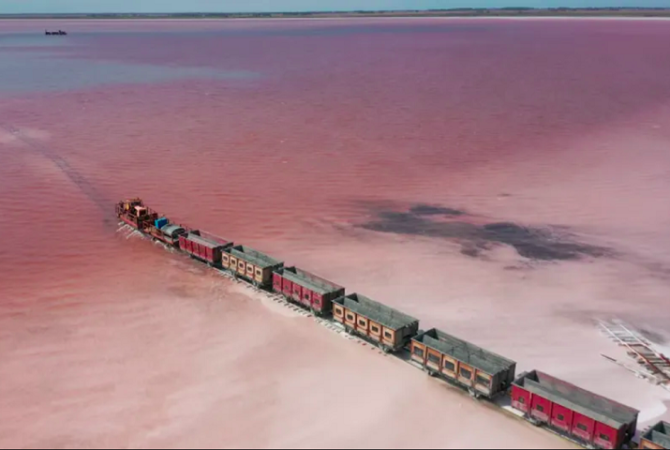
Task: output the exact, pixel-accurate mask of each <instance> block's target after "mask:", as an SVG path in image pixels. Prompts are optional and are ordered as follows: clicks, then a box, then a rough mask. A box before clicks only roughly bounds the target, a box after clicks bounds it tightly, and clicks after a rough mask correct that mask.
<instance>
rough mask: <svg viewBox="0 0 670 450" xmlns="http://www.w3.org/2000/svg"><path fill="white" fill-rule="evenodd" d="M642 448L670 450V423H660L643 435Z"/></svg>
mask: <svg viewBox="0 0 670 450" xmlns="http://www.w3.org/2000/svg"><path fill="white" fill-rule="evenodd" d="M640 448H649V449H653V450H661V449H670V423H668V422H658V423H657V424H656V425H654V426H653V427H651V428H649V429H648V430H647V431H645V432H644V433H643V434H642V439H640Z"/></svg>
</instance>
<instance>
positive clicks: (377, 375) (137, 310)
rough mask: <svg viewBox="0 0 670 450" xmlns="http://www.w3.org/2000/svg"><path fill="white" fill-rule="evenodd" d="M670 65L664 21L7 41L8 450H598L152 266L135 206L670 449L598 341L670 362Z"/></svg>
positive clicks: (157, 263)
mask: <svg viewBox="0 0 670 450" xmlns="http://www.w3.org/2000/svg"><path fill="white" fill-rule="evenodd" d="M45 28H48V29H58V28H60V29H64V30H67V31H68V32H69V35H68V36H66V37H58V36H44V34H43V33H44V29H45ZM667 42H670V22H668V21H663V20H595V19H594V20H551V19H546V20H545V19H543V20H540V19H538V20H507V19H500V20H494V19H491V20H488V19H487V20H476V19H468V20H466V19H378V20H377V19H360V20H358V19H356V20H335V19H333V20H259V21H253V20H240V21H209V20H203V21H186V20H184V21H182V20H179V21H169V20H147V21H144V20H136V21H86V20H77V21H63V22H59V21H46V22H45V21H37V20H35V21H19V20H5V21H0V157H1V158H2V162H3V164H1V165H0V211H2V213H1V214H0V232H1V233H2V246H0V380H2V382H0V447H22V448H35V447H52V448H61V447H68V448H79V447H115V448H117V447H124V448H129V447H132V448H137V447H142V448H157V447H165V446H167V447H199V448H202V447H207V448H220V447H245V448H246V447H254V448H258V447H264V448H266V447H272V448H278V447H281V448H284V447H287V448H288V447H292V448H295V447H300V448H303V447H305V448H306V447H309V448H314V447H319V448H321V447H329V448H332V447H347V448H350V447H365V448H378V447H395V448H398V447H403V448H404V447H423V448H426V447H430V448H570V444H568V443H566V442H564V441H562V440H560V439H559V438H557V437H555V436H553V435H551V434H549V433H546V432H545V431H543V430H541V429H536V428H533V427H530V426H528V425H526V424H525V423H522V422H519V421H516V420H512V419H509V418H507V417H505V416H504V415H502V414H500V413H499V412H497V411H495V410H494V409H491V408H487V407H483V406H481V405H478V404H476V403H474V402H472V400H470V399H469V398H467V396H463V395H462V394H460V393H459V392H456V391H455V390H453V389H449V388H447V387H445V386H443V385H442V384H440V383H438V382H437V381H436V380H433V379H430V378H427V376H426V375H425V374H423V373H422V372H420V371H417V370H413V369H412V368H411V367H409V366H407V365H404V364H402V363H400V362H398V361H396V360H394V359H392V358H388V357H384V356H382V355H381V354H379V352H377V351H373V350H372V349H371V348H370V347H369V346H362V345H358V344H355V343H353V342H351V341H348V340H345V339H342V338H341V337H340V336H339V335H337V334H334V333H330V332H329V331H328V330H327V329H325V328H323V327H320V326H318V325H317V324H316V323H315V322H314V321H313V320H312V319H310V318H305V317H302V316H301V315H297V314H295V313H293V312H292V311H291V310H288V309H285V308H284V309H282V308H280V307H278V306H277V305H276V304H274V303H272V302H269V301H267V299H265V298H264V297H262V296H260V295H257V294H253V293H250V291H248V290H244V289H241V288H240V287H239V285H236V284H233V283H231V282H230V281H228V280H227V279H225V278H222V277H220V276H217V275H215V274H213V273H211V272H209V271H207V270H205V269H204V268H202V267H200V266H199V265H197V264H195V263H194V262H192V261H190V260H188V259H186V258H184V257H181V256H179V255H176V254H170V253H168V252H165V251H163V250H162V249H161V248H160V247H158V246H156V245H152V244H151V243H149V242H148V241H145V240H142V239H138V238H131V239H124V236H123V235H120V234H119V233H117V232H116V229H117V223H116V220H115V218H114V217H113V207H114V203H115V202H117V201H118V200H120V199H122V198H125V197H134V196H140V197H142V198H143V199H144V200H145V201H146V202H147V203H148V204H149V205H150V206H152V207H153V208H155V209H158V210H159V211H161V212H163V213H165V214H166V215H168V216H169V217H170V218H172V219H174V220H176V221H179V222H182V223H187V224H190V225H193V226H197V227H201V228H203V229H205V230H208V231H210V232H212V233H216V234H219V235H222V236H224V237H226V238H228V239H231V240H234V241H235V242H236V243H244V244H246V245H250V246H252V247H254V248H258V249H259V250H262V251H266V252H268V253H270V254H272V255H273V256H276V257H278V258H281V259H283V260H285V261H286V262H287V264H291V265H293V264H295V265H299V266H300V267H303V268H305V269H308V270H311V271H313V272H316V273H318V274H320V275H322V276H324V277H327V278H329V279H332V280H333V281H336V282H338V283H339V284H342V285H344V286H346V287H347V288H348V291H349V292H361V293H362V294H365V295H368V296H370V297H372V298H375V299H377V300H379V301H382V302H384V303H387V304H389V305H392V306H395V307H398V308H400V309H402V310H403V311H405V312H407V313H409V314H412V315H413V316H416V317H419V318H420V319H421V321H422V328H424V329H427V328H430V327H433V326H437V327H440V328H442V329H444V330H447V331H449V332H451V333H453V334H456V335H458V336H461V337H463V338H465V339H469V340H472V341H473V342H476V343H477V344H478V345H481V346H483V347H486V348H489V349H491V350H493V351H495V352H497V353H500V354H503V355H505V356H507V357H509V358H511V359H514V360H516V361H518V369H517V371H518V372H520V371H523V370H530V369H534V368H537V369H541V370H544V371H546V372H549V373H552V374H554V375H555V376H557V377H560V378H563V379H565V380H567V381H571V382H573V383H577V384H579V385H580V386H582V387H585V388H587V389H591V390H594V391H595V392H597V393H599V394H602V395H605V396H608V397H611V398H613V399H615V400H617V401H619V402H622V403H626V404H628V405H630V406H633V407H636V408H639V409H640V410H641V411H642V412H641V416H640V426H642V427H643V426H646V425H648V424H651V423H652V422H654V421H656V420H658V419H659V418H660V417H661V416H664V415H665V417H666V420H667V417H668V415H669V413H668V412H667V410H666V405H670V392H668V391H666V390H663V389H662V388H661V387H658V386H653V385H651V384H650V383H648V382H646V381H644V380H641V379H638V378H636V377H635V376H634V375H633V374H631V373H629V372H628V371H626V370H624V369H623V368H621V367H619V366H617V365H615V364H612V363H611V362H609V361H608V360H606V359H605V358H603V357H602V356H601V355H602V354H605V355H608V356H611V357H614V358H616V359H619V360H621V361H627V362H629V361H630V360H628V359H626V356H625V352H624V351H623V350H621V349H619V348H617V347H616V346H615V345H614V344H613V343H612V342H610V341H609V340H608V339H607V338H605V337H604V336H602V335H600V334H599V333H598V331H597V329H596V326H595V321H597V320H599V319H609V318H620V319H624V320H626V322H628V323H630V324H631V325H633V326H635V327H636V328H638V329H640V330H642V331H644V332H646V333H647V334H648V335H649V336H650V337H651V338H653V339H654V341H655V342H656V343H657V344H659V345H662V346H663V345H664V346H666V347H670V345H669V344H668V342H670V325H669V324H670V301H669V300H668V299H669V298H670V256H668V255H669V254H670V238H669V237H668V236H669V235H668V230H669V229H670V206H669V204H668V201H667V195H668V194H667V193H668V191H669V189H670V151H669V150H668V149H670V57H669V56H668V50H667ZM631 364H632V362H631ZM483 429H486V430H490V431H489V432H487V433H482V430H483Z"/></svg>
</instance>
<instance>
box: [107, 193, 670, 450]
mask: <svg viewBox="0 0 670 450" xmlns="http://www.w3.org/2000/svg"><path fill="white" fill-rule="evenodd" d="M115 212H116V216H117V217H118V219H119V221H120V224H125V225H127V226H130V227H131V228H132V229H133V230H136V231H138V232H140V233H142V234H143V235H145V236H147V237H149V238H151V239H153V240H156V241H159V242H161V243H163V244H164V245H166V246H168V247H170V248H173V249H175V250H177V251H179V252H182V253H184V254H186V255H188V256H189V257H191V258H193V259H195V260H197V261H200V262H201V263H204V264H207V265H208V266H211V267H213V268H215V269H217V270H220V271H223V272H226V273H228V274H229V275H231V276H232V277H234V278H236V279H239V280H242V281H244V282H247V283H249V284H251V285H253V286H255V287H256V288H258V289H261V290H264V291H266V292H269V293H271V294H275V295H280V296H282V297H283V298H285V299H286V300H287V301H289V302H291V303H293V304H295V305H298V306H300V307H302V308H305V309H306V310H308V311H310V312H311V313H313V314H314V315H315V316H318V317H319V318H321V319H323V320H327V321H329V322H331V323H332V324H338V325H339V326H341V327H342V328H343V329H344V330H345V331H346V332H347V333H349V334H351V335H354V336H356V337H358V338H360V339H363V340H365V341H367V342H369V343H371V344H372V345H375V346H377V347H379V348H380V349H381V350H382V351H383V352H385V353H390V354H398V355H400V354H403V353H405V354H407V355H408V356H407V358H406V359H407V360H408V361H409V362H410V363H411V364H413V365H415V366H416V367H418V368H420V369H422V370H423V371H425V372H426V373H427V374H428V375H429V376H433V377H439V378H441V379H442V380H444V381H446V382H448V383H449V384H451V385H453V386H456V387H458V388H460V389H462V390H464V391H465V392H467V393H469V394H470V395H471V396H472V397H473V398H474V399H476V400H478V401H487V402H490V403H492V404H494V405H497V406H499V407H501V408H503V409H504V410H505V411H509V412H512V413H514V414H515V415H516V416H517V417H520V418H522V419H525V420H526V421H528V422H530V423H532V424H533V425H536V426H540V427H544V428H546V429H548V430H551V431H552V432H554V433H556V434H559V435H562V436H563V437H565V438H567V439H569V440H570V441H572V442H574V443H577V444H579V445H581V446H583V447H585V448H594V449H620V448H637V447H639V448H654V449H664V448H665V449H667V448H670V426H669V425H668V424H667V423H665V422H659V423H658V424H656V425H654V426H653V427H651V428H649V429H647V430H640V431H641V433H640V435H641V438H640V440H639V442H635V441H634V438H635V437H636V434H637V431H638V430H637V422H638V417H639V413H640V412H639V411H638V410H636V409H634V408H631V407H629V406H626V405H623V404H620V403H618V402H615V401H614V400H611V399H608V398H605V397H602V396H600V395H597V394H595V393H593V392H589V391H587V390H585V389H582V388H580V387H578V386H575V385H573V384H571V383H568V382H566V381H563V380H560V379H558V378H556V377H553V376H551V375H549V374H546V373H544V372H542V371H540V370H532V371H529V372H523V373H521V374H517V373H516V362H515V361H513V360H511V359H508V358H505V357H503V356H500V355H498V354H495V353H493V352H491V351H489V350H486V349H484V348H481V347H479V346H477V345H475V344H473V343H470V342H468V341H465V340H463V339H460V338H458V337H456V336H452V335H450V334H448V333H446V332H445V331H442V330H439V329H436V328H433V329H429V330H421V329H420V327H419V325H420V321H419V319H417V318H415V317H412V316H410V315H408V314H405V313H404V312H402V311H399V310H397V309H395V308H391V307H389V306H387V305H384V304H383V303H381V302H379V301H376V300H373V299H371V298H369V297H367V296H364V295H362V294H359V293H347V292H346V288H344V287H343V286H341V285H339V284H337V283H334V282H332V281H329V280H327V279H325V278H322V277H320V276H318V275H315V274H313V273H311V272H308V271H306V270H304V269H301V268H297V267H295V266H285V264H284V261H282V260H280V259H277V258H274V257H272V256H270V255H267V254H265V253H262V252H260V251H258V250H256V249H254V248H251V247H249V246H246V245H241V244H236V243H234V242H233V241H231V240H228V239H224V238H221V237H218V236H216V235H214V234H211V233H208V232H205V231H203V230H199V229H196V228H191V227H188V226H184V225H182V224H178V223H174V222H172V221H170V220H169V219H168V218H167V217H165V216H163V215H161V214H159V213H158V212H157V211H155V210H153V209H151V208H149V207H148V206H147V205H145V204H144V202H143V201H142V199H141V198H131V199H127V200H122V201H120V202H118V203H117V204H116V206H115Z"/></svg>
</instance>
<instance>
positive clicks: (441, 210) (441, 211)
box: [409, 204, 465, 216]
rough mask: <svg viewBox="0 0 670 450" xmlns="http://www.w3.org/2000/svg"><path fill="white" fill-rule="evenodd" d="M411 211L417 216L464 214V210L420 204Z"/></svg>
mask: <svg viewBox="0 0 670 450" xmlns="http://www.w3.org/2000/svg"><path fill="white" fill-rule="evenodd" d="M409 212H410V213H411V214H415V215H417V216H462V215H463V214H465V212H464V211H460V210H458V209H453V208H445V207H443V206H434V205H424V204H419V205H415V206H413V207H412V208H411V209H410V210H409Z"/></svg>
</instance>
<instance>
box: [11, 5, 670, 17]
mask: <svg viewBox="0 0 670 450" xmlns="http://www.w3.org/2000/svg"><path fill="white" fill-rule="evenodd" d="M373 17H374V18H380V17H388V18H413V17H415V18H439V17H454V18H456V17H463V18H475V17H477V18H481V17H491V18H552V17H554V18H670V8H550V9H536V8H501V9H474V8H473V9H463V8H461V9H443V10H426V11H414V10H412V11H350V12H286V13H162V14H158V13H157V14H131V13H110V14H95V13H85V14H0V19H60V20H63V19H108V20H119V19H126V20H128V19H211V20H225V19H233V20H239V19H336V18H373Z"/></svg>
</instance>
